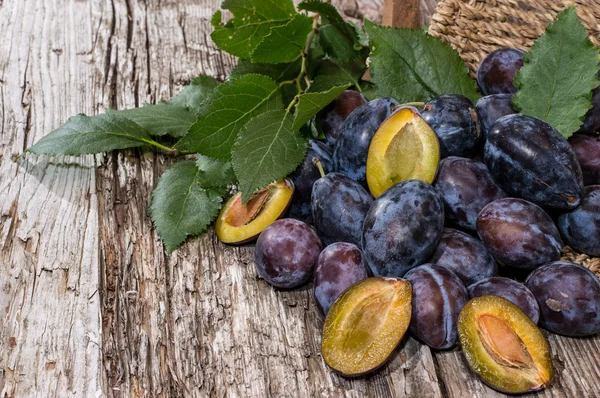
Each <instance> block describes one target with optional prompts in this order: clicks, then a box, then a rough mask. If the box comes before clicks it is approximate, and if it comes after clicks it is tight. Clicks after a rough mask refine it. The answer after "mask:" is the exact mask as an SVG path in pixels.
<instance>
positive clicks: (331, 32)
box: [298, 0, 362, 62]
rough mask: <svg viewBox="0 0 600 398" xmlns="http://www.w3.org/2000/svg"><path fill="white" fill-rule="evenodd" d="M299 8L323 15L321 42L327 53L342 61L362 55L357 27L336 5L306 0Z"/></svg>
mask: <svg viewBox="0 0 600 398" xmlns="http://www.w3.org/2000/svg"><path fill="white" fill-rule="evenodd" d="M298 9H299V10H306V11H312V12H316V13H319V15H320V16H321V27H320V28H319V43H320V45H321V47H322V48H323V50H324V51H325V53H326V54H327V55H329V56H330V57H331V58H334V59H337V60H339V61H342V62H346V61H352V60H354V59H356V58H358V57H360V50H361V49H362V46H361V43H360V38H359V36H358V34H357V31H356V28H355V27H354V26H353V25H351V24H349V23H348V22H346V21H344V18H342V16H341V15H340V13H339V12H338V11H337V9H336V8H335V6H333V5H332V4H331V3H324V2H322V1H321V0H306V1H304V2H302V3H300V4H299V5H298Z"/></svg>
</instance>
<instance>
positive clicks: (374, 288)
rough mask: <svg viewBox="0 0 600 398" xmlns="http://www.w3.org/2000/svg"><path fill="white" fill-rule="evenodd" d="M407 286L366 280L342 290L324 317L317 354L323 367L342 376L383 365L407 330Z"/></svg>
mask: <svg viewBox="0 0 600 398" xmlns="http://www.w3.org/2000/svg"><path fill="white" fill-rule="evenodd" d="M411 295H412V288H411V284H410V282H408V281H406V280H403V279H395V278H367V279H364V280H362V281H360V282H358V283H356V284H354V285H352V286H350V287H349V288H348V289H346V290H345V291H344V292H343V293H342V294H341V295H340V296H339V297H338V299H337V300H336V301H335V302H334V303H333V306H332V307H331V309H330V310H329V312H328V313H327V318H325V323H324V325H323V340H322V347H321V351H322V354H323V359H324V360H325V363H327V365H329V367H331V368H332V369H333V370H335V371H336V372H338V373H340V374H342V375H344V376H359V375H362V374H365V373H368V372H371V371H373V370H375V369H377V368H378V367H380V366H381V365H383V364H384V363H385V362H386V361H387V360H388V358H389V356H390V355H391V353H392V352H393V351H394V349H395V348H396V346H397V345H398V343H400V341H401V340H402V337H403V336H404V334H405V333H406V330H407V329H408V325H409V324H410V317H411V312H412V304H411Z"/></svg>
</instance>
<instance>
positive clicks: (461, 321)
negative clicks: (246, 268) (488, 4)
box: [216, 49, 600, 393]
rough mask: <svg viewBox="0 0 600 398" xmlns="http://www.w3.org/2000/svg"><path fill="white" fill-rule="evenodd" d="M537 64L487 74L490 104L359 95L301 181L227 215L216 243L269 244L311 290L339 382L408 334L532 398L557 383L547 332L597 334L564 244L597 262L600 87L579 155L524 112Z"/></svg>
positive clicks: (276, 269)
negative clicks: (520, 80) (525, 79)
mask: <svg viewBox="0 0 600 398" xmlns="http://www.w3.org/2000/svg"><path fill="white" fill-rule="evenodd" d="M522 55H523V53H522V52H521V51H519V50H515V49H500V50H497V51H494V52H492V53H491V54H489V55H488V56H487V57H486V58H485V59H484V60H483V61H482V63H481V65H480V67H479V69H478V71H477V82H478V84H479V88H480V90H481V92H482V93H483V94H484V95H485V96H484V97H482V98H481V99H480V100H479V101H478V102H477V104H476V105H475V106H473V104H472V102H471V101H470V100H469V99H467V98H465V97H463V96H461V95H452V94H450V95H440V96H438V97H436V98H433V99H431V100H430V101H428V102H426V103H423V104H418V105H416V107H415V106H405V105H401V104H398V103H397V101H395V100H393V99H391V98H379V99H375V100H372V101H367V100H366V99H365V98H364V97H363V95H362V94H360V93H358V92H355V91H346V92H344V93H343V94H342V95H341V96H340V97H339V98H337V99H336V100H335V101H334V102H333V103H331V104H330V105H329V106H328V107H327V108H325V109H324V110H323V111H322V112H321V113H320V114H319V119H320V122H321V126H322V128H323V131H324V134H325V137H326V139H324V140H311V141H310V143H309V148H308V152H307V155H306V158H305V160H304V162H303V163H302V164H301V165H300V166H299V167H298V169H297V170H296V171H295V172H294V173H293V174H292V175H290V176H289V178H286V179H284V180H281V181H278V182H276V183H273V184H272V185H270V186H269V187H267V188H265V189H263V190H261V191H259V192H257V193H255V194H254V196H253V197H252V198H251V199H250V201H248V202H247V203H245V204H243V203H242V201H241V197H240V195H239V194H237V195H235V196H234V197H232V198H231V200H230V201H229V202H228V203H227V204H226V206H224V208H223V210H222V212H221V214H220V216H219V219H218V222H217V226H216V230H217V235H218V237H219V239H221V240H222V241H223V242H225V243H233V244H238V243H242V242H248V241H251V240H252V239H254V238H256V237H257V236H258V240H257V242H256V247H255V260H256V269H257V271H258V275H259V276H260V277H261V278H263V279H264V280H265V281H266V282H268V283H270V284H271V285H273V286H275V287H278V288H282V289H291V288H296V287H299V286H302V285H304V284H306V283H309V282H311V281H312V283H313V288H314V299H315V302H316V307H317V309H318V311H319V312H320V313H321V314H322V315H324V316H325V320H324V324H323V335H322V355H323V359H324V360H325V362H326V363H327V364H328V365H329V366H330V367H331V368H332V369H333V370H335V371H337V372H339V373H341V374H343V375H346V376H357V375H361V374H364V373H368V372H371V371H373V370H374V369H376V368H378V367H379V366H381V365H382V364H383V363H385V361H386V360H387V359H388V357H389V356H390V355H391V353H392V352H393V351H394V349H395V347H396V346H397V345H398V343H399V342H400V341H401V340H402V338H403V336H404V335H405V333H406V332H407V331H409V332H410V333H411V334H412V335H413V336H414V337H415V338H417V339H418V340H419V341H421V342H423V343H424V344H427V345H428V346H430V347H432V348H434V349H440V350H445V349H450V348H452V347H454V346H455V345H456V344H457V343H459V344H460V346H461V348H462V352H463V354H464V356H465V358H466V360H467V362H468V364H469V366H470V367H471V369H472V370H473V371H474V372H475V373H476V374H477V375H479V376H480V377H481V378H482V379H483V381H484V382H485V383H487V384H488V385H490V386H491V387H493V388H495V389H497V390H499V391H503V392H507V393H523V392H527V391H533V390H538V389H541V388H544V387H546V386H547V385H548V384H549V383H550V382H551V381H552V379H553V377H554V371H553V367H552V361H551V358H550V351H549V345H548V342H547V340H546V338H545V336H544V335H543V334H542V332H541V331H540V329H539V328H538V326H537V325H539V326H541V327H542V328H544V329H546V330H548V331H550V332H553V333H558V334H561V335H565V336H588V335H593V334H596V333H598V332H600V280H599V279H598V278H597V276H596V275H595V274H594V273H593V272H591V271H590V270H589V269H587V268H585V267H582V266H580V265H578V264H575V263H570V262H566V261H560V256H561V250H562V248H563V245H564V244H568V245H569V246H571V247H572V248H573V249H575V250H577V251H579V252H581V253H585V254H587V255H589V256H600V136H598V135H595V134H596V132H597V131H600V90H599V89H596V90H595V91H594V93H593V104H594V106H593V108H592V109H591V110H590V111H589V112H588V114H587V115H586V117H585V123H584V124H583V126H582V127H581V129H580V131H579V132H577V133H576V134H574V135H573V136H572V137H571V138H570V139H569V141H567V140H565V139H564V138H563V137H562V136H561V135H560V134H559V133H558V132H557V130H556V129H554V128H553V127H552V126H550V125H549V124H547V123H545V122H544V121H542V120H539V119H536V118H534V117H531V116H527V115H523V114H518V113H517V112H516V111H515V110H514V109H513V107H512V102H511V97H512V94H513V93H514V92H516V88H515V87H514V86H513V84H512V82H513V78H514V75H515V73H516V71H517V70H518V69H519V68H520V67H521V66H522V64H523V61H522ZM413 105H414V103H413ZM282 216H285V217H286V218H282V219H280V218H281V217H282ZM499 275H501V276H499ZM522 281H524V282H522Z"/></svg>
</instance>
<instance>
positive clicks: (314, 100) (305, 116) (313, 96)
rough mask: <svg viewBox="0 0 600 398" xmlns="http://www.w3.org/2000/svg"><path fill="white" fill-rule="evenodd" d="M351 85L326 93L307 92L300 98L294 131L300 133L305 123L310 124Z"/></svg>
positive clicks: (334, 88)
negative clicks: (309, 122)
mask: <svg viewBox="0 0 600 398" xmlns="http://www.w3.org/2000/svg"><path fill="white" fill-rule="evenodd" d="M349 86H350V85H349V84H346V85H343V86H336V87H332V88H330V89H329V90H327V91H324V92H316V93H315V92H307V93H304V94H300V95H299V96H298V106H297V108H296V113H295V118H294V123H293V125H292V130H294V131H298V130H300V127H302V126H303V125H304V123H306V122H308V121H309V120H310V119H311V118H312V117H313V116H315V115H316V114H317V112H319V111H320V110H321V109H323V108H325V107H326V106H327V105H329V103H330V102H331V101H333V100H334V99H336V98H337V96H338V95H340V94H341V93H342V92H343V91H344V90H345V89H347V88H348V87H349Z"/></svg>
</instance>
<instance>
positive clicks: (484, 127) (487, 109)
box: [475, 94, 517, 139]
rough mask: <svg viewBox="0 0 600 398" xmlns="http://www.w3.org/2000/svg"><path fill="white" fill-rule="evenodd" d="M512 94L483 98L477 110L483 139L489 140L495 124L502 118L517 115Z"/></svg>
mask: <svg viewBox="0 0 600 398" xmlns="http://www.w3.org/2000/svg"><path fill="white" fill-rule="evenodd" d="M512 96H513V95H512V94H492V95H486V96H485V97H481V98H480V99H479V100H478V101H477V104H475V109H476V110H477V115H478V116H479V127H480V128H481V133H482V134H483V138H484V139H485V138H487V135H488V132H489V131H490V129H491V128H492V125H493V124H494V122H495V121H496V120H498V119H500V118H501V117H502V116H506V115H512V114H514V113H517V111H515V110H514V108H513V106H512Z"/></svg>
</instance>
